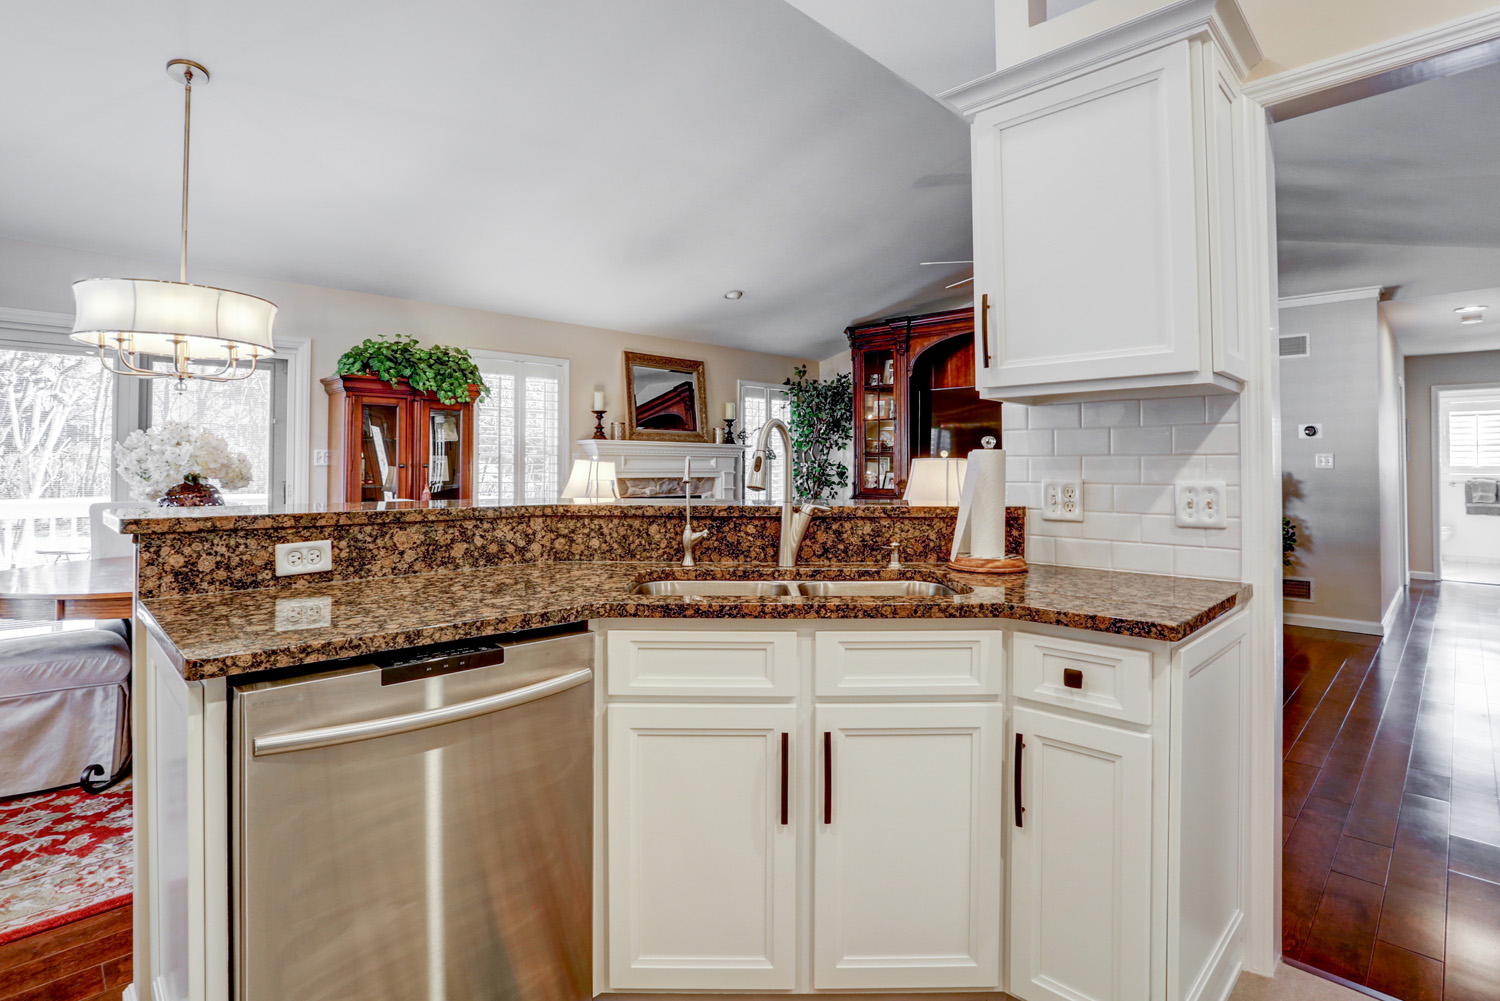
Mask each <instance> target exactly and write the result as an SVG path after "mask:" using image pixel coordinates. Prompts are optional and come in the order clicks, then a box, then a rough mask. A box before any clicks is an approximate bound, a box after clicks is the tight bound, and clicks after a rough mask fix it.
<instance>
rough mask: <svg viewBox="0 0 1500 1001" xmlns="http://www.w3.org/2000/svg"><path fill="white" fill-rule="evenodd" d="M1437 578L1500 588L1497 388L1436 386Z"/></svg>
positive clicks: (1499, 389)
mask: <svg viewBox="0 0 1500 1001" xmlns="http://www.w3.org/2000/svg"><path fill="white" fill-rule="evenodd" d="M1432 397H1433V399H1432V406H1433V422H1432V430H1433V436H1434V438H1435V440H1434V442H1433V450H1432V451H1433V455H1434V456H1436V458H1437V461H1436V462H1434V463H1433V473H1434V481H1433V484H1432V488H1433V498H1434V501H1433V510H1434V511H1436V512H1437V514H1438V517H1437V519H1436V523H1435V526H1434V527H1435V529H1436V531H1437V537H1436V538H1435V539H1434V540H1433V546H1434V550H1433V551H1434V552H1435V553H1436V554H1437V568H1438V576H1439V578H1440V579H1441V580H1445V581H1465V582H1468V583H1471V584H1500V384H1493V385H1484V386H1463V387H1453V386H1434V387H1433V390H1432Z"/></svg>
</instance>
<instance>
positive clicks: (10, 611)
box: [0, 556, 135, 620]
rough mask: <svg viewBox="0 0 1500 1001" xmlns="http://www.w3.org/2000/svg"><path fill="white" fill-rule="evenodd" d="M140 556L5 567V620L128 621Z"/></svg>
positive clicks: (1, 609)
mask: <svg viewBox="0 0 1500 1001" xmlns="http://www.w3.org/2000/svg"><path fill="white" fill-rule="evenodd" d="M134 597H135V557H133V556H111V557H107V558H104V559H97V560H69V561H68V562H65V563H46V564H43V565H41V566H34V567H20V568H18V569H15V570H0V619H28V620H38V619H42V620H47V619H128V618H130V616H131V614H132V613H133V602H134Z"/></svg>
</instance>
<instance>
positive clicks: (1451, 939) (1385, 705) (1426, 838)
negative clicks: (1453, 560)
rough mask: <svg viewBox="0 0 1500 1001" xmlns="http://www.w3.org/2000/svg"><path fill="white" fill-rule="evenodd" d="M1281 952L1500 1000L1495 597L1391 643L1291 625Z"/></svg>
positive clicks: (1389, 980)
mask: <svg viewBox="0 0 1500 1001" xmlns="http://www.w3.org/2000/svg"><path fill="white" fill-rule="evenodd" d="M1285 651H1286V666H1285V688H1284V698H1285V702H1284V704H1283V722H1284V730H1283V739H1284V744H1283V749H1284V752H1285V760H1284V765H1283V768H1284V773H1283V796H1284V798H1283V813H1284V817H1283V838H1284V841H1283V844H1284V847H1283V886H1282V908H1283V915H1282V948H1283V951H1284V954H1285V955H1286V957H1287V958H1288V959H1294V960H1299V961H1301V962H1303V963H1306V964H1308V965H1310V966H1314V967H1317V968H1318V969H1321V970H1325V971H1327V972H1330V973H1333V974H1335V975H1337V976H1340V977H1343V978H1345V979H1347V980H1350V981H1353V982H1355V983H1359V984H1364V985H1366V986H1368V987H1370V988H1373V989H1375V990H1378V991H1381V992H1384V993H1386V994H1389V995H1392V996H1394V997H1397V998H1401V999H1403V1001H1428V999H1432V1001H1437V999H1446V1001H1481V999H1483V1001H1494V999H1495V998H1497V997H1500V791H1497V786H1496V770H1497V761H1500V587H1493V586H1488V585H1483V584H1455V583H1446V584H1438V583H1422V582H1419V583H1415V584H1413V585H1412V587H1411V590H1410V591H1409V598H1408V600H1407V602H1406V605H1405V607H1404V608H1403V609H1402V611H1401V614H1400V616H1399V617H1398V620H1397V623H1396V625H1395V627H1394V628H1393V629H1392V630H1391V633H1390V635H1389V636H1388V637H1387V638H1386V640H1385V642H1383V643H1380V642H1378V638H1377V637H1373V636H1363V635H1359V634H1355V633H1341V632H1331V631H1327V630H1319V629H1304V628H1297V627H1288V628H1287V630H1286V639H1285Z"/></svg>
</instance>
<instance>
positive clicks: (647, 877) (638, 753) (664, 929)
mask: <svg viewBox="0 0 1500 1001" xmlns="http://www.w3.org/2000/svg"><path fill="white" fill-rule="evenodd" d="M796 715H797V714H796V709H795V708H794V707H792V706H772V705H691V704H685V705H667V706H661V705H612V706H610V707H609V710H608V712H607V729H608V741H609V745H608V746H609V778H608V821H607V832H608V833H607V840H608V853H609V856H608V857H609V932H608V938H609V945H608V953H609V976H610V985H611V987H612V988H613V989H615V990H786V989H790V988H791V987H793V986H794V981H795V976H796V964H795V955H796V901H797V873H796V852H797V839H796V832H795V828H794V826H793V817H792V816H791V814H790V809H791V805H792V802H793V798H792V793H793V790H792V789H791V783H792V780H793V774H792V770H791V769H790V755H791V754H792V753H794V748H793V746H792V737H793V731H794V730H795V727H796ZM783 803H785V804H786V812H785V813H784V812H783Z"/></svg>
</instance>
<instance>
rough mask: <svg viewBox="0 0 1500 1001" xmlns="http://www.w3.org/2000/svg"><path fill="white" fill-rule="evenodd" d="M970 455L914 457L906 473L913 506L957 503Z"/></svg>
mask: <svg viewBox="0 0 1500 1001" xmlns="http://www.w3.org/2000/svg"><path fill="white" fill-rule="evenodd" d="M968 467H969V460H968V459H913V460H911V471H910V472H909V473H907V475H906V496H905V498H904V499H905V501H906V503H908V504H910V505H911V506H912V507H957V506H958V499H959V497H960V496H961V495H962V494H963V489H964V473H965V472H966V471H967V470H968Z"/></svg>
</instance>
